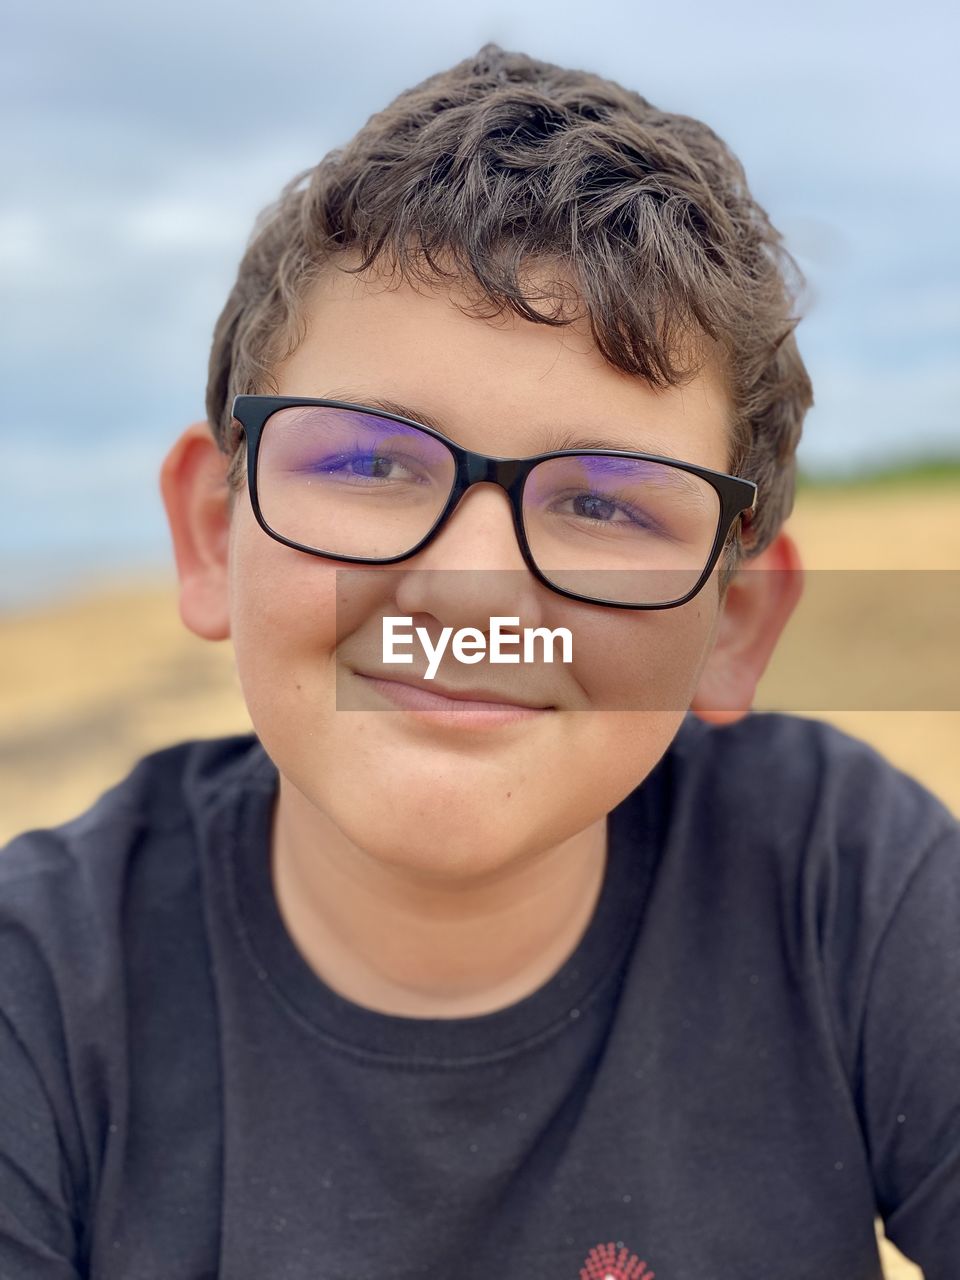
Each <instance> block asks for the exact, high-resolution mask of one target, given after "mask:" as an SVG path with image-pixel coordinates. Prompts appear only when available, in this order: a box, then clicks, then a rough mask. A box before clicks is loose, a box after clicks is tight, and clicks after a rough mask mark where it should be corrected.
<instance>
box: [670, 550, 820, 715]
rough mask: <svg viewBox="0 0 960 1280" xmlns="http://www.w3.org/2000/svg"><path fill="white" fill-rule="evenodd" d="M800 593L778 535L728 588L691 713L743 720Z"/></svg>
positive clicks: (793, 559)
mask: <svg viewBox="0 0 960 1280" xmlns="http://www.w3.org/2000/svg"><path fill="white" fill-rule="evenodd" d="M802 593H803V566H802V565H801V563H800V554H799V552H798V551H797V547H796V543H795V542H794V541H793V539H792V538H791V537H790V536H789V535H788V534H786V533H784V532H782V531H781V532H780V533H779V534H778V535H777V537H776V538H775V539H774V541H773V542H772V543H771V544H770V546H769V547H767V548H766V550H765V551H762V552H761V553H760V554H759V555H757V556H754V557H753V558H752V559H750V560H748V561H746V562H745V563H744V564H743V565H742V566H741V567H740V568H739V569H738V570H737V572H736V573H735V574H734V576H733V578H732V579H731V581H730V583H729V585H728V586H727V593H726V597H725V598H724V601H723V603H722V605H721V608H720V616H719V618H718V621H717V629H716V633H715V638H714V643H713V649H712V651H711V653H710V656H709V658H708V659H707V661H706V663H705V665H704V667H703V670H702V672H701V674H700V681H699V683H698V685H697V691H696V694H695V695H694V698H693V701H692V703H691V704H690V709H691V710H692V711H693V712H694V713H695V714H696V715H698V716H699V717H700V719H701V720H708V721H710V722H711V723H713V724H727V723H730V722H731V721H734V720H740V719H742V718H743V716H745V715H746V714H747V713H748V712H749V710H750V708H751V706H752V704H753V699H754V696H755V694H756V689H757V684H758V682H759V680H760V677H761V676H762V675H763V673H764V671H765V669H766V666H767V663H768V662H769V661H770V656H771V654H772V653H773V651H774V649H775V648H776V644H777V641H778V640H779V639H780V635H781V633H782V632H783V629H784V627H785V626H786V625H787V623H788V622H789V620H790V616H791V614H792V613H793V611H794V609H795V608H796V605H797V602H798V601H799V599H800V596H801V594H802Z"/></svg>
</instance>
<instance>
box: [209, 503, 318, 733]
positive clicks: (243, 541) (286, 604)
mask: <svg viewBox="0 0 960 1280" xmlns="http://www.w3.org/2000/svg"><path fill="white" fill-rule="evenodd" d="M230 627H231V639H232V641H233V648H234V654H235V659H236V666H237V675H238V677H239V679H240V684H241V687H242V689H243V694H244V698H245V699H246V702H247V707H248V709H249V711H250V715H251V717H252V719H253V721H254V724H255V726H256V727H257V728H258V729H259V725H258V723H257V722H258V717H259V716H261V715H262V716H264V717H265V718H267V719H272V718H275V717H276V716H277V714H278V712H279V710H280V708H281V707H283V708H287V709H289V706H290V704H291V702H292V701H293V700H295V699H296V698H298V697H300V696H301V691H302V686H303V684H304V682H305V681H311V680H313V681H315V680H317V679H318V678H322V677H323V676H324V675H325V672H326V668H327V665H328V663H329V661H330V660H331V658H332V655H333V653H334V651H335V648H336V642H337V637H336V566H335V564H334V563H333V562H331V561H327V560H322V559H321V558H320V557H318V556H308V555H306V554H304V553H303V552H299V551H295V550H294V549H293V548H292V547H285V546H284V545H283V544H282V543H279V542H276V541H275V540H274V539H272V538H269V537H267V535H266V534H264V533H263V531H262V530H261V529H260V528H259V527H258V526H256V525H253V527H252V528H251V527H245V526H240V527H238V529H237V531H236V534H235V536H234V537H233V539H232V545H231V556H230Z"/></svg>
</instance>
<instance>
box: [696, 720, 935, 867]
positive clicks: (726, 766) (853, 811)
mask: <svg viewBox="0 0 960 1280" xmlns="http://www.w3.org/2000/svg"><path fill="white" fill-rule="evenodd" d="M674 747H675V753H676V760H677V767H678V771H679V773H680V775H681V776H682V777H683V779H684V782H685V784H686V787H687V788H691V787H693V788H695V789H696V791H697V792H698V794H699V798H700V802H701V803H702V804H704V805H707V806H709V807H710V808H711V809H712V810H713V811H715V812H716V814H717V815H718V816H720V815H726V816H727V818H728V819H729V820H734V819H736V818H737V817H739V819H740V821H741V823H742V824H743V825H744V826H745V825H746V824H747V823H750V824H751V825H752V827H753V830H754V832H755V833H757V832H758V831H759V832H764V831H766V832H767V833H768V835H769V836H770V837H771V838H775V839H776V841H777V842H778V843H789V842H791V841H792V842H795V843H802V844H804V845H806V846H809V847H830V848H833V847H838V846H842V847H844V848H846V849H848V850H850V851H851V853H852V851H853V850H855V849H857V848H858V847H861V848H862V847H867V846H869V847H874V848H876V847H881V846H882V847H890V848H895V849H899V850H900V851H901V853H902V854H903V855H904V856H905V857H908V858H909V855H910V851H911V850H914V851H915V854H914V856H916V855H917V854H918V853H919V852H921V851H922V850H923V849H926V848H928V847H929V846H930V845H931V844H932V843H935V842H936V841H938V840H940V839H947V840H949V839H951V838H956V837H957V834H958V833H960V823H958V821H957V819H956V818H955V817H954V816H953V814H951V812H950V811H949V809H947V807H946V805H945V804H943V802H942V801H941V800H940V799H938V797H936V796H935V795H933V793H932V792H930V791H929V790H928V789H927V788H926V787H924V786H923V785H922V783H920V782H919V781H917V779H915V778H913V777H911V776H910V775H909V774H907V773H904V772H903V771H902V770H901V769H898V768H897V767H896V766H895V765H893V764H892V763H891V762H890V761H889V760H887V759H886V758H885V757H884V756H883V755H881V754H880V752H878V751H877V750H876V749H875V748H873V747H872V746H870V745H869V743H867V742H864V741H863V740H862V739H859V738H856V737H854V736H853V735H851V734H848V733H845V732H843V731H842V730H841V729H838V728H836V727H834V726H833V725H831V724H827V723H826V722H824V721H821V720H814V719H809V718H807V717H803V716H796V715H787V714H780V713H772V712H769V713H768V712H764V713H752V714H751V715H748V716H746V717H744V718H743V719H742V720H739V721H736V722H735V723H733V724H730V725H723V726H716V725H707V724H704V723H703V722H702V721H698V720H696V719H695V717H693V716H692V715H691V716H688V717H687V719H686V720H685V721H684V723H683V725H682V727H681V731H680V732H679V733H678V735H677V738H676V740H675V744H674Z"/></svg>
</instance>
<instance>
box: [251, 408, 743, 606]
mask: <svg viewBox="0 0 960 1280" xmlns="http://www.w3.org/2000/svg"><path fill="white" fill-rule="evenodd" d="M311 405H314V406H316V407H318V408H328V409H349V410H352V411H353V412H355V413H363V414H368V415H369V416H371V417H374V418H385V419H387V420H388V421H390V422H399V423H400V424H401V425H402V426H405V427H414V428H416V430H418V431H423V432H424V433H425V434H426V435H428V436H432V437H433V438H434V439H435V440H439V441H440V443H441V444H443V445H445V446H446V448H447V449H448V450H449V452H450V453H451V454H452V455H453V459H454V462H455V464H456V472H455V477H454V481H453V485H452V487H451V490H450V495H449V497H448V498H447V501H446V503H445V504H444V506H443V508H442V509H441V511H440V514H439V515H438V516H437V518H436V520H435V521H434V523H433V525H432V526H431V528H430V529H428V531H427V532H426V533H425V534H424V536H423V537H422V538H421V539H420V541H419V542H418V543H417V544H416V546H414V547H411V548H410V550H409V551H404V552H403V553H402V554H401V555H398V556H389V557H386V558H383V559H378V558H371V557H368V556H345V555H336V554H334V553H332V552H328V551H320V550H318V549H317V548H316V547H308V546H306V545H305V544H303V543H300V542H294V541H292V540H291V539H290V538H285V537H284V536H283V534H281V533H277V531H276V530H275V529H271V528H270V526H269V525H268V524H267V521H266V519H265V518H264V515H263V512H262V510H261V509H260V499H259V496H258V492H257V460H258V458H259V453H260V441H261V439H262V435H263V428H264V427H265V426H266V424H267V422H268V420H269V419H270V418H271V417H272V416H273V414H275V413H276V412H277V411H278V410H280V409H290V408H296V407H299V406H305V407H307V406H311ZM231 414H232V416H233V418H234V419H235V420H236V422H237V423H238V424H239V425H240V427H241V428H242V429H243V433H244V437H245V439H246V442H247V487H248V489H249V491H250V501H251V504H252V506H253V514H254V516H255V518H256V521H257V523H258V524H259V525H260V527H261V529H263V531H264V533H266V534H268V535H269V536H270V537H271V538H274V539H275V540H276V541H277V542H282V543H283V544H284V545H285V546H288V547H292V548H293V549H294V550H295V551H305V552H306V553H307V554H308V555H314V556H322V557H323V558H324V559H326V560H337V561H340V562H342V563H348V564H399V563H401V562H402V561H404V560H409V559H410V557H411V556H414V555H416V554H417V552H418V551H422V550H423V548H424V547H425V546H427V544H428V543H429V542H431V541H432V540H433V539H434V538H435V537H436V536H437V534H438V533H439V532H440V530H441V529H442V528H443V526H444V525H445V524H446V522H447V520H448V519H449V518H450V516H451V515H452V513H453V511H454V510H455V509H456V507H457V505H458V504H459V502H460V499H461V498H462V497H463V495H464V494H465V493H466V492H467V490H468V489H470V488H471V486H472V485H475V484H484V483H486V484H496V485H499V486H500V488H501V489H503V491H504V492H505V493H506V495H507V498H508V499H509V501H510V507H511V510H512V512H513V527H514V531H515V533H516V535H517V542H518V544H519V546H520V553H521V555H522V556H523V559H524V562H525V563H526V565H527V568H528V569H529V570H530V572H531V573H532V574H533V576H534V577H535V578H536V579H537V581H538V582H542V583H543V585H544V586H545V587H548V588H549V589H550V590H551V591H556V592H558V593H559V594H560V595H562V596H566V597H567V598H568V599H570V600H581V601H583V602H584V603H586V604H596V605H601V606H604V607H606V608H610V609H675V608H677V607H678V606H679V605H683V604H686V603H687V602H688V601H690V600H692V599H693V597H694V596H695V595H696V594H697V592H698V591H700V590H702V588H703V586H704V584H705V583H706V581H707V579H708V578H709V577H710V574H711V573H712V572H713V570H714V568H715V567H716V564H717V561H718V560H719V558H720V553H721V552H722V550H723V547H724V544H725V543H726V540H727V536H728V534H729V532H730V529H731V528H732V526H733V522H734V520H736V518H737V517H738V516H739V515H741V514H743V513H744V512H749V513H750V514H752V513H753V512H754V511H755V510H756V505H757V486H756V484H755V483H754V481H752V480H744V479H743V478H742V477H740V476H731V475H727V474H726V473H725V472H723V471H712V470H711V469H710V468H709V467H700V466H697V465H696V464H695V463H692V462H683V461H681V460H680V459H679V458H664V457H661V456H659V455H657V454H653V453H637V452H634V451H633V450H631V449H555V450H552V451H551V452H549V453H537V454H533V455H532V456H530V457H527V458H498V457H492V456H490V455H489V454H485V453H476V452H475V451H474V450H472V449H464V448H463V446H462V445H459V444H457V443H456V441H454V440H450V439H448V438H447V437H446V436H445V435H443V433H442V432H440V431H435V430H434V429H433V428H432V427H427V426H425V425H424V424H423V423H422V422H417V421H416V420H415V419H413V418H404V417H401V416H400V415H399V414H396V413H388V412H387V411H386V410H385V409H375V408H371V407H370V406H369V405H364V404H355V403H353V402H352V401H349V400H328V399H316V398H311V397H306V396H259V395H239V396H236V397H235V398H234V401H233V405H232V408H231ZM576 457H603V458H632V459H635V460H636V461H639V462H658V463H661V464H664V465H666V466H671V467H676V468H678V469H679V470H680V471H687V472H689V473H690V474H691V475H694V476H699V477H700V479H701V480H706V481H707V483H708V484H710V485H711V486H712V487H713V489H714V490H715V491H716V493H717V495H718V497H719V499H720V515H719V519H718V521H717V532H716V535H715V537H714V540H713V546H712V548H711V550H710V555H709V556H708V558H707V563H706V567H705V568H704V570H703V572H702V573H701V575H700V577H699V578H698V579H697V581H696V582H695V583H694V585H693V586H692V587H691V588H690V590H689V591H688V592H687V593H686V595H683V596H681V597H679V598H678V599H676V600H668V601H665V602H664V603H656V604H631V603H628V602H626V601H621V600H600V599H597V598H596V597H595V596H585V595H581V594H580V593H579V592H575V591H568V590H567V589H566V588H565V587H560V586H557V584H556V583H555V582H551V581H550V580H549V578H547V577H546V576H545V575H544V573H543V572H542V571H541V569H540V568H539V566H538V565H537V563H536V561H535V560H534V558H533V553H532V552H531V550H530V545H529V543H528V542H527V535H526V531H525V529H524V527H523V505H522V504H523V490H524V486H525V485H526V482H527V478H528V476H529V475H530V472H531V471H532V470H533V469H534V467H536V466H537V465H538V464H539V463H541V462H546V461H548V460H549V459H550V458H576Z"/></svg>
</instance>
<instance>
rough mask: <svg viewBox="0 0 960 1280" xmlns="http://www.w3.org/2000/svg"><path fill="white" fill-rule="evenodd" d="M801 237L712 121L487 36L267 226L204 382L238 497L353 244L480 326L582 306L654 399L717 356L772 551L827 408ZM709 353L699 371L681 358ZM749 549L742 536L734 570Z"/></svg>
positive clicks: (756, 530) (608, 353)
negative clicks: (815, 356)
mask: <svg viewBox="0 0 960 1280" xmlns="http://www.w3.org/2000/svg"><path fill="white" fill-rule="evenodd" d="M782 241H783V237H782V235H781V234H780V232H779V231H777V230H776V228H774V227H773V225H772V224H771V222H770V219H769V217H768V215H767V213H766V211H765V210H764V209H763V208H762V207H761V206H760V205H759V204H758V203H757V202H756V200H754V198H753V197H752V196H751V194H750V191H749V189H748V187H747V181H746V177H745V174H744V170H743V166H742V165H741V163H740V161H739V160H738V159H737V158H736V157H735V156H734V155H733V153H732V152H731V151H730V149H729V147H728V146H727V145H726V143H724V142H723V141H722V139H720V138H719V137H718V136H717V135H716V134H715V133H714V132H713V131H712V130H711V129H710V128H708V127H707V125H705V124H702V123H701V122H700V121H699V120H696V119H693V118H692V117H690V116H685V115H677V114H675V113H671V112H666V111H661V110H659V109H658V108H656V107H654V106H652V105H651V104H650V103H649V102H648V101H647V100H646V99H645V98H642V97H641V96H640V95H639V94H637V93H634V92H632V91H630V90H627V89H624V88H622V87H621V86H620V85H618V84H616V83H614V82H612V81H610V80H606V79H603V78H601V77H600V76H597V75H594V74H591V73H589V72H585V71H574V70H567V69H564V68H561V67H558V66H554V65H553V64H551V63H547V62H541V61H538V60H536V59H534V58H530V57H528V56H527V55H525V54H521V53H510V52H506V51H504V50H503V49H501V48H500V47H499V46H497V45H495V44H487V45H485V46H484V47H483V48H482V49H481V50H480V51H479V53H478V54H477V55H476V56H475V57H472V58H467V59H466V60H464V61H462V62H459V63H458V64H457V65H456V66H454V67H452V68H451V69H450V70H448V71H443V72H440V73H439V74H437V75H433V76H431V77H429V79H427V80H424V81H423V83H422V84H419V85H417V86H416V87H415V88H412V89H409V90H407V91H405V92H403V93H401V94H400V95H399V96H398V97H397V98H396V99H395V100H394V101H393V102H392V103H391V104H390V105H389V106H388V107H387V108H386V109H385V110H383V111H380V112H379V113H377V114H376V115H374V116H372V117H371V118H370V120H368V122H367V123H366V124H365V125H364V126H363V128H362V129H361V130H360V131H359V133H357V134H356V136H355V137H354V138H353V139H352V140H351V141H350V142H348V143H347V144H346V145H345V146H343V147H341V148H339V149H336V150H334V151H331V152H330V153H329V154H328V155H326V156H325V157H324V158H323V159H322V160H321V161H320V162H319V163H318V164H317V165H315V166H314V167H312V168H309V169H306V170H304V171H303V172H301V173H299V174H297V175H296V176H295V177H294V178H292V179H291V180H290V181H289V182H288V183H287V184H286V186H285V187H284V188H283V190H282V192H281V194H280V196H279V198H278V199H277V200H276V201H275V202H274V203H273V204H271V205H269V206H268V207H267V208H266V209H265V210H263V212H262V213H261V214H260V216H259V217H258V219H257V221H256V224H255V226H254V229H253V232H252V234H251V237H250V240H249V242H248V244H247V248H246V251H245V253H244V255H243V258H242V260H241V263H240V267H239V270H238V273H237V279H236V283H235V284H234V286H233V289H232V290H231V292H230V296H229V298H228V299H227V302H226V305H225V306H224V308H223V311H222V312H221V314H220V316H219V318H218V320H217V323H216V326H215V330H214V336H213V347H212V351H211V355H210V365H209V379H208V383H207V395H206V411H207V417H208V420H209V423H210V425H211V428H212V430H213V432H214V435H215V437H216V439H217V442H218V444H219V445H220V448H221V449H222V450H223V451H224V452H225V453H227V454H228V455H231V465H230V467H229V469H228V473H227V474H228V484H229V489H230V500H231V504H232V502H233V498H234V496H235V494H236V492H237V491H238V490H239V489H241V488H242V486H243V482H244V463H245V451H244V448H243V444H242V439H241V433H240V430H239V425H238V424H237V423H235V422H234V421H233V420H232V418H231V414H230V406H231V404H232V401H233V397H234V396H235V395H237V394H242V393H246V394H251V393H254V394H256V393H263V392H269V391H275V390H276V387H275V384H274V383H273V381H272V376H271V371H272V370H273V369H274V368H275V367H276V365H277V364H279V362H280V361H282V360H283V359H284V358H285V357H286V356H287V355H289V354H290V353H291V352H292V351H294V350H295V349H296V347H297V346H298V345H299V343H300V342H301V341H302V340H303V337H304V333H305V328H304V319H303V310H302V308H303V299H304V297H305V295H306V293H307V290H308V289H309V287H310V285H311V284H312V283H313V282H314V281H315V280H316V279H317V277H318V276H319V275H320V274H321V273H322V272H323V270H324V269H325V268H326V267H328V265H329V264H330V263H331V261H332V260H334V259H335V258H336V257H337V255H342V254H343V253H344V251H353V252H355V253H358V254H359V255H360V257H361V259H362V261H361V262H360V265H358V266H355V267H352V268H347V267H344V268H343V269H344V270H353V271H357V272H359V271H365V270H367V269H368V268H370V267H372V266H373V265H374V264H376V265H377V267H378V268H381V267H382V268H384V269H386V268H389V269H390V270H391V271H392V272H393V273H395V274H396V273H398V274H399V277H400V278H401V279H407V280H410V281H420V282H425V283H431V282H433V283H436V282H438V281H442V280H444V279H450V278H454V279H457V280H459V281H460V282H463V283H466V284H469V286H470V287H471V289H476V291H477V294H478V303H477V306H476V308H475V309H474V310H472V312H471V313H472V314H477V315H487V316H490V317H493V316H495V315H497V314H503V312H504V310H505V309H507V308H509V309H511V310H513V311H514V312H516V313H517V314H519V315H520V316H523V317H525V318H526V319H528V320H532V321H534V322H537V323H541V324H554V325H562V324H569V323H570V322H571V321H572V320H573V319H575V318H576V316H577V314H581V315H582V314H584V312H585V314H586V315H587V316H588V317H589V323H590V329H591V332H592V334H593V337H594V341H595V342H596V344H597V346H598V348H599V350H600V351H601V353H602V354H603V356H604V358H605V359H606V360H608V361H609V362H610V363H611V364H612V365H614V366H615V367H616V368H618V369H622V370H624V371H625V372H627V373H631V374H636V375H638V376H639V377H641V378H644V379H646V380H647V381H648V382H649V383H650V384H651V385H652V386H654V387H658V388H662V387H668V386H679V385H683V384H684V383H685V382H686V381H688V380H689V379H690V378H692V377H694V376H696V374H697V372H698V370H699V369H700V368H702V367H703V363H704V362H705V360H706V358H708V357H707V356H706V355H704V352H705V351H706V352H709V351H710V349H713V350H716V351H718V352H719V354H720V364H721V367H722V370H723V373H724V376H725V380H726V385H727V390H728V392H729V395H730V400H731V404H732V407H733V416H732V421H731V422H730V423H729V429H730V440H731V457H730V462H729V465H730V469H731V470H732V471H734V472H736V473H737V474H740V475H744V476H746V477H748V478H749V479H752V480H755V481H756V482H757V485H758V489H759V493H758V500H757V508H756V512H755V516H754V518H753V520H752V522H751V523H750V525H749V528H748V530H747V531H746V533H745V534H744V536H743V543H742V547H743V549H744V550H746V552H747V553H748V554H755V553H757V552H759V551H760V550H762V549H763V548H764V547H765V546H767V545H768V544H769V542H770V541H772V539H773V538H774V536H775V535H776V533H777V531H778V530H779V528H780V526H781V524H782V523H783V521H784V520H785V519H786V517H787V516H788V515H789V513H790V510H791V508H792V505H793V494H794V481H795V451H796V447H797V443H798V441H799V438H800V432H801V427H802V424H803V418H804V415H805V413H806V411H807V409H809V407H810V406H811V404H812V403H813V389H812V384H811V381H810V378H809V375H808V373H807V370H806V367H805V365H804V363H803V360H802V359H801V357H800V353H799V351H798V348H797V343H796V338H795V336H794V332H793V331H794V328H795V327H796V325H797V324H798V323H799V319H800V317H799V316H794V315H792V314H791V312H792V310H793V308H794V305H795V302H796V292H795V290H799V289H800V288H802V286H803V285H804V284H805V280H804V277H803V274H802V272H801V271H800V269H799V267H798V266H797V263H796V262H795V260H794V259H793V257H792V256H791V255H790V253H789V252H788V251H787V250H786V248H785V247H784V245H783V243H782ZM531 263H538V264H551V263H553V264H556V265H558V266H559V267H560V268H561V272H560V273H559V275H558V280H557V282H556V290H555V292H553V293H547V294H545V293H544V292H543V291H542V290H533V291H531V286H530V280H529V273H528V272H526V271H525V268H526V266H528V265H529V264H531ZM560 277H562V278H560ZM565 281H566V282H567V283H566V284H565ZM570 281H572V282H573V286H574V292H575V297H574V298H573V299H571V290H570V287H569V282H570ZM791 286H794V287H791ZM571 301H573V302H574V303H575V304H576V305H575V306H573V307H571V305H570V303H571ZM544 303H546V304H547V305H546V306H544V305H543V304H544ZM535 304H540V305H535ZM691 335H696V337H695V340H694V341H693V342H691V341H690V339H691ZM692 348H695V359H694V361H693V363H692V364H691V363H689V362H685V361H683V360H681V359H680V358H679V357H680V356H681V355H682V354H684V353H686V354H689V352H690V351H691V349H692ZM740 549H741V544H740V542H739V536H738V539H737V540H736V541H735V543H734V545H733V546H732V548H731V550H732V554H733V558H734V559H735V558H736V556H737V553H738V552H739V550H740Z"/></svg>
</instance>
